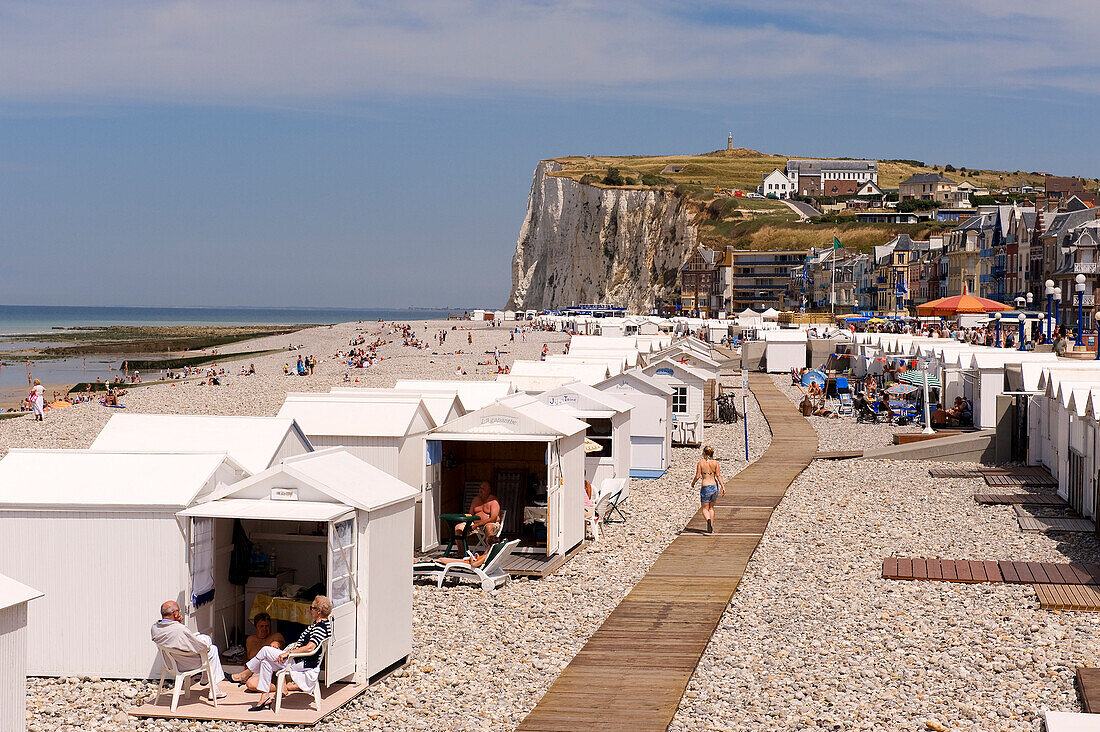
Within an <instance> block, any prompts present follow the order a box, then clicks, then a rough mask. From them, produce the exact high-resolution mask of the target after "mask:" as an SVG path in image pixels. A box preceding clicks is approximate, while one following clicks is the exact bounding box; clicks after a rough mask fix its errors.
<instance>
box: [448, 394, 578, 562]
mask: <svg viewBox="0 0 1100 732" xmlns="http://www.w3.org/2000/svg"><path fill="white" fill-rule="evenodd" d="M525 400H526V401H525ZM587 427H588V425H587V424H585V423H584V422H582V421H580V420H578V419H574V418H573V417H570V416H568V415H565V414H562V413H561V412H559V411H557V410H555V409H552V408H551V407H549V406H547V405H545V404H543V403H542V402H539V401H537V400H535V398H534V397H529V396H523V395H518V396H516V397H512V398H511V399H509V403H508V404H502V403H499V402H498V403H495V404H490V405H489V406H487V407H484V408H482V409H479V410H477V411H474V412H470V413H469V414H466V415H465V416H463V417H459V418H458V419H456V420H454V421H453V422H450V423H449V424H445V425H442V426H441V427H437V428H436V429H434V430H432V432H431V434H430V435H429V438H430V440H429V445H430V446H432V445H433V443H434V445H438V447H434V446H432V447H431V448H430V449H435V450H438V451H439V452H440V453H441V455H442V462H443V470H442V486H443V492H442V500H441V502H440V506H441V510H442V513H450V514H456V513H463V512H465V511H467V510H468V509H469V504H470V501H471V500H472V498H473V496H474V495H476V493H477V489H478V485H479V483H480V482H481V481H488V482H489V484H490V485H491V486H492V487H493V491H494V492H495V493H496V495H497V497H498V499H499V500H500V504H501V508H502V509H503V510H504V511H506V512H507V515H506V516H505V521H504V526H503V529H502V530H503V533H504V534H505V535H506V536H516V535H520V534H524V533H525V528H524V527H525V526H526V527H528V529H527V531H529V530H530V529H531V528H533V526H534V524H536V523H541V524H543V525H544V526H545V528H546V536H545V542H546V545H545V547H539V546H523V547H521V548H520V549H519V550H517V551H518V554H519V555H520V556H523V557H524V558H526V559H528V560H531V562H530V563H529V566H533V565H534V564H539V563H543V564H546V566H553V565H555V563H560V561H561V559H562V557H564V556H565V554H567V553H568V552H569V551H570V550H571V549H573V548H574V547H576V546H577V545H578V544H580V543H581V542H582V541H583V540H584V495H585V494H584V434H585V430H586V429H587ZM437 520H438V517H437ZM505 569H506V570H507V569H508V567H505Z"/></svg>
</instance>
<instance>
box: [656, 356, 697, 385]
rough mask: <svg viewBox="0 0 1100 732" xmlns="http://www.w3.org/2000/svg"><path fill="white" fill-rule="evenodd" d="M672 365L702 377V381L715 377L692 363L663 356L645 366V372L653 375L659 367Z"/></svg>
mask: <svg viewBox="0 0 1100 732" xmlns="http://www.w3.org/2000/svg"><path fill="white" fill-rule="evenodd" d="M670 367H671V368H677V369H681V370H682V371H684V372H686V373H688V374H690V375H692V376H694V377H695V378H697V379H700V380H701V381H709V380H710V379H712V378H714V375H713V374H711V373H709V372H707V371H704V370H703V369H700V368H696V367H694V366H692V365H691V364H687V363H680V362H679V361H677V360H675V359H672V358H662V359H660V360H657V361H654V362H653V363H651V364H649V365H648V366H646V367H645V372H646V373H647V374H649V375H650V376H652V375H653V374H654V373H655V372H656V371H657V369H658V368H670Z"/></svg>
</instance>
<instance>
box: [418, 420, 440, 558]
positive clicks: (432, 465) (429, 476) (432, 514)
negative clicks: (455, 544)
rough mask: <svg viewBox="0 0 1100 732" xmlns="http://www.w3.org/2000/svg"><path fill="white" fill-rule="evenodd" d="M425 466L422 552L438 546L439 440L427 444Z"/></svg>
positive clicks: (421, 527)
mask: <svg viewBox="0 0 1100 732" xmlns="http://www.w3.org/2000/svg"><path fill="white" fill-rule="evenodd" d="M426 452H427V460H426V461H425V462H426V463H427V464H426V465H425V467H424V481H423V484H422V487H421V496H422V497H421V504H420V508H421V512H420V522H421V525H420V541H421V548H422V549H424V550H428V549H434V548H435V547H437V546H439V511H440V499H441V497H442V496H441V491H442V476H441V474H440V468H441V467H442V463H443V443H442V442H440V441H439V440H428V442H427V451H426Z"/></svg>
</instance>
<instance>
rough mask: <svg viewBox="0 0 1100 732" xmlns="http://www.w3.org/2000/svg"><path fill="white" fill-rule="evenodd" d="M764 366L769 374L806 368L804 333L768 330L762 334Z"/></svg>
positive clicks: (801, 331)
mask: <svg viewBox="0 0 1100 732" xmlns="http://www.w3.org/2000/svg"><path fill="white" fill-rule="evenodd" d="M763 336H764V341H765V343H766V344H767V345H765V346H764V365H765V368H766V369H767V371H768V373H770V374H781V373H786V372H788V371H790V370H791V369H804V368H806V331H804V330H769V331H767V332H765V333H764V334H763Z"/></svg>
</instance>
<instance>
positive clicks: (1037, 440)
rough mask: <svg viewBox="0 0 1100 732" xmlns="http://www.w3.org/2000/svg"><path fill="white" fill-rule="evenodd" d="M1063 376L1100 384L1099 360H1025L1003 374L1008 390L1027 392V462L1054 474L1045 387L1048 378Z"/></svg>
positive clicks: (1049, 408) (1055, 468)
mask: <svg viewBox="0 0 1100 732" xmlns="http://www.w3.org/2000/svg"><path fill="white" fill-rule="evenodd" d="M1017 369H1018V370H1017ZM1063 376H1064V377H1066V378H1069V379H1071V380H1076V381H1089V380H1093V381H1095V382H1096V383H1098V384H1100V363H1096V362H1091V361H1069V360H1063V361H1059V362H1057V363H1044V362H1035V363H1032V362H1025V363H1022V364H1020V365H1019V366H1018V367H1010V368H1009V369H1008V370H1007V371H1006V373H1005V381H1006V382H1007V384H1008V387H1009V390H1010V391H1022V392H1025V393H1027V394H1028V400H1027V424H1028V463H1029V464H1030V465H1045V466H1047V468H1048V469H1050V470H1051V473H1052V474H1053V475H1057V473H1056V472H1055V471H1056V470H1057V466H1056V465H1053V464H1052V463H1053V460H1052V453H1051V451H1052V438H1053V435H1052V431H1051V423H1050V419H1051V409H1052V405H1051V404H1050V402H1051V400H1050V399H1048V398H1047V395H1046V389H1047V386H1048V383H1049V382H1050V381H1052V380H1053V381H1057V380H1058V379H1060V378H1062V377H1063Z"/></svg>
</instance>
